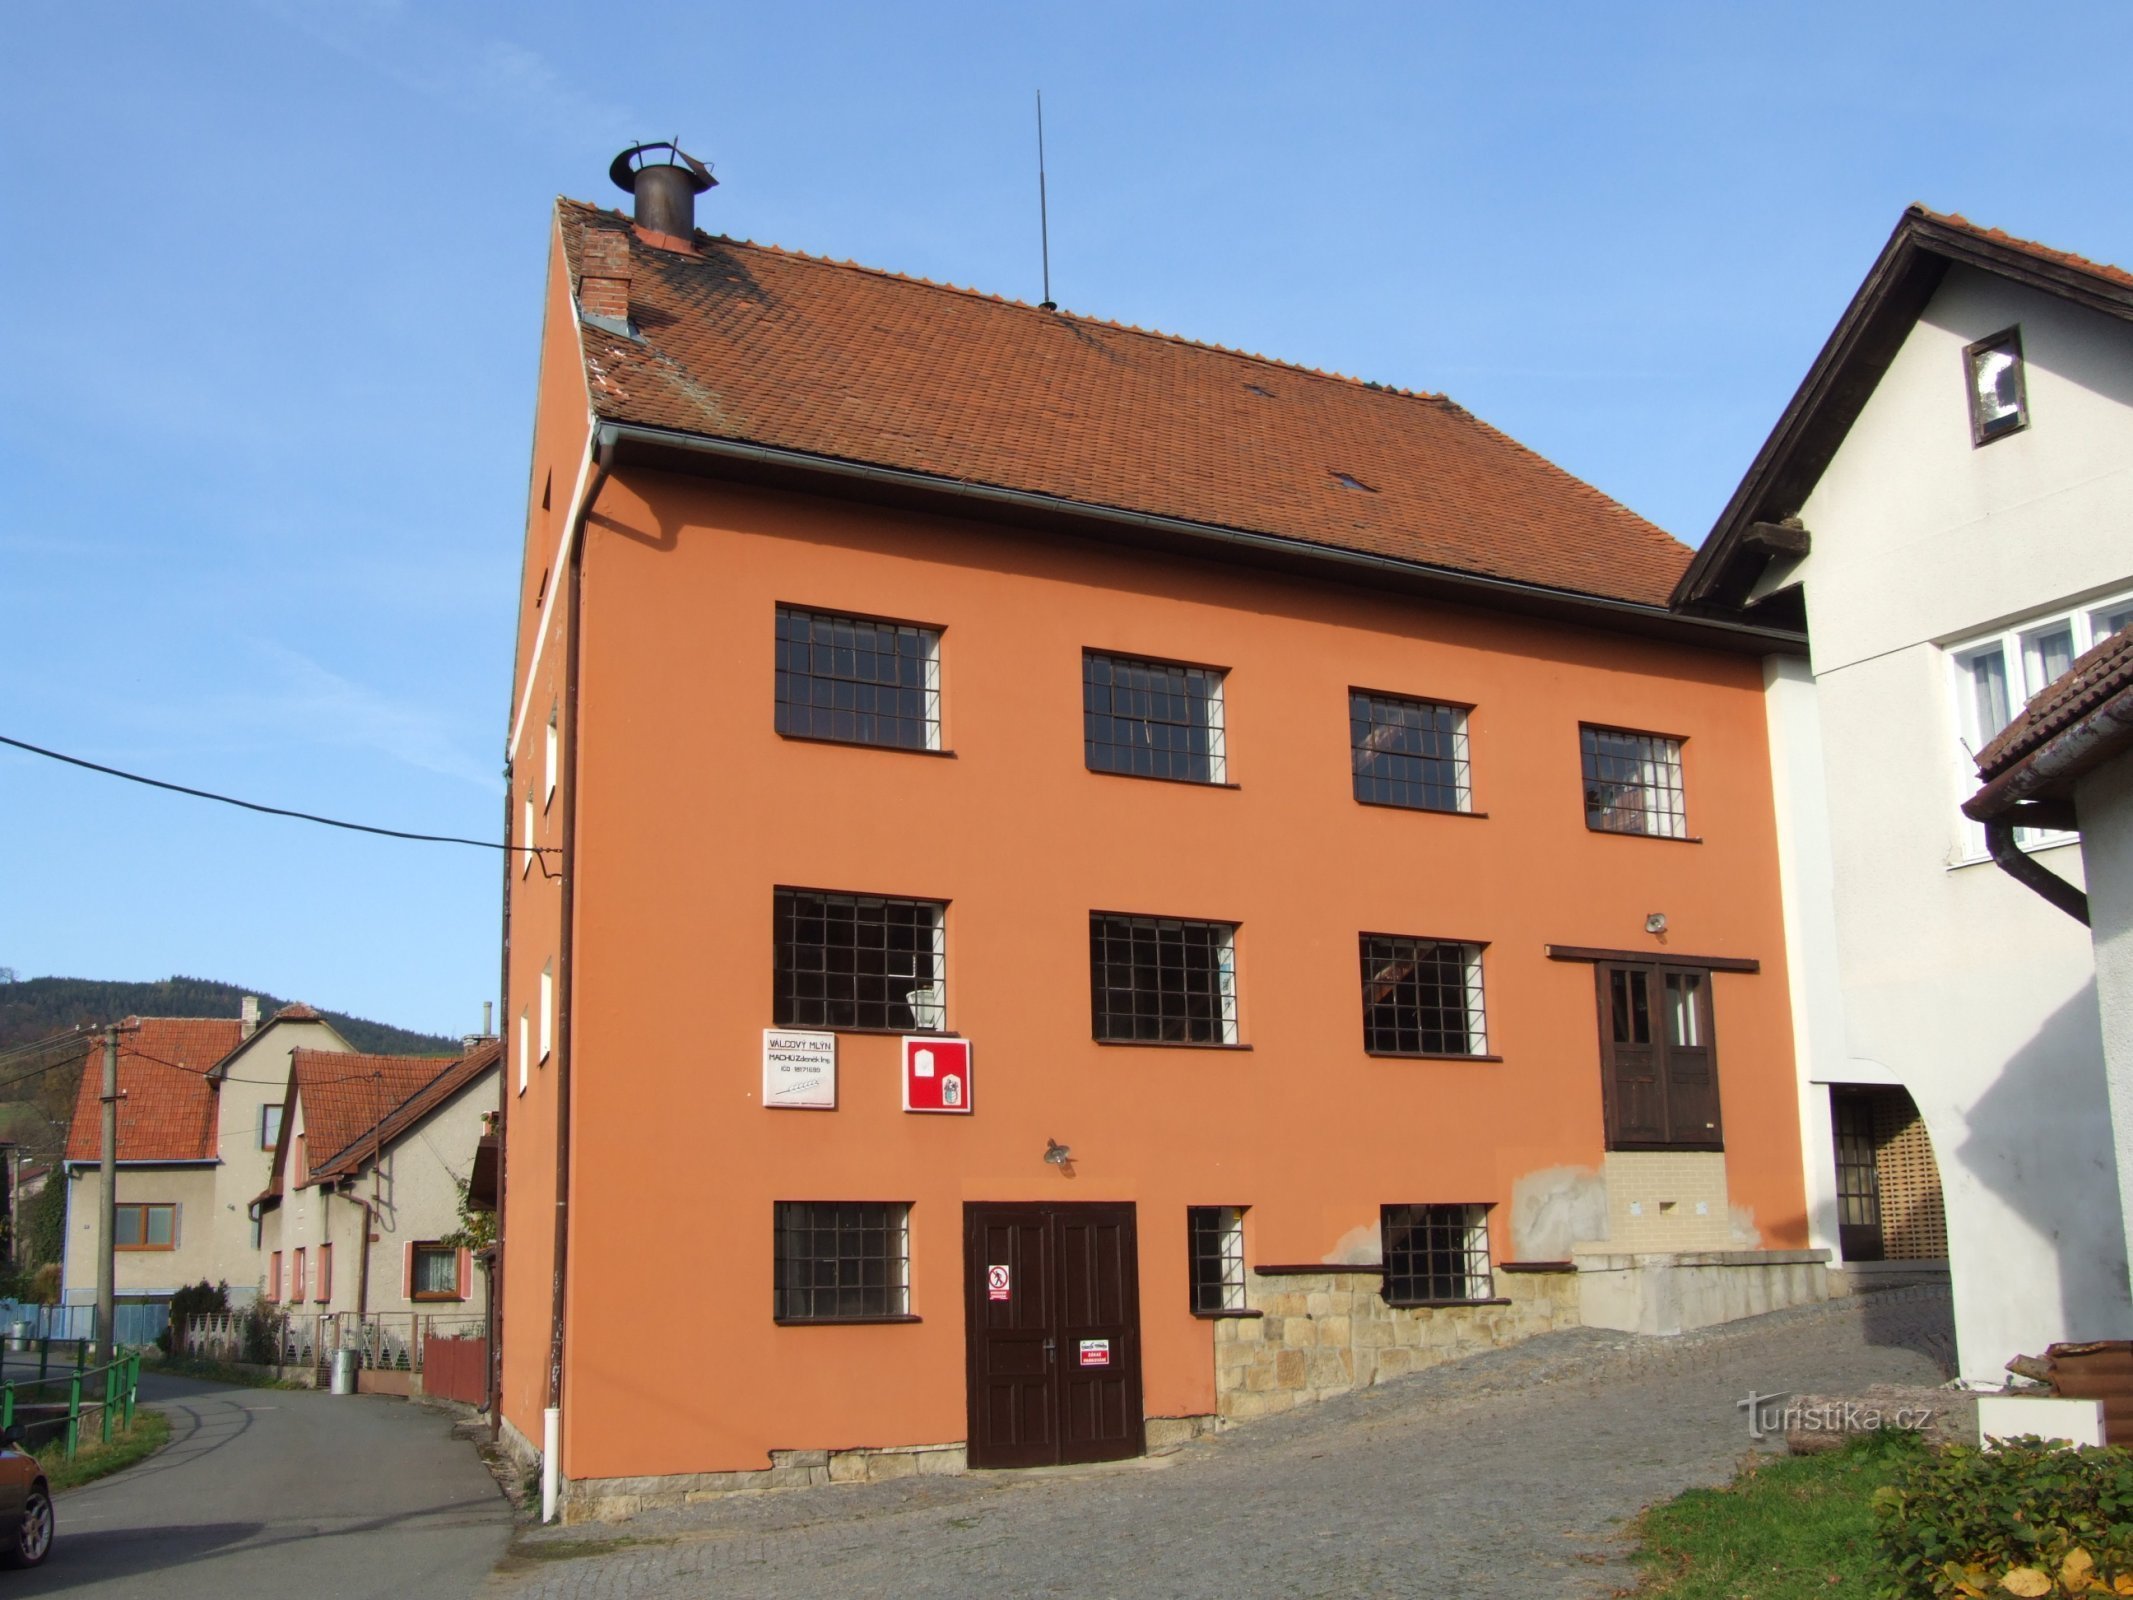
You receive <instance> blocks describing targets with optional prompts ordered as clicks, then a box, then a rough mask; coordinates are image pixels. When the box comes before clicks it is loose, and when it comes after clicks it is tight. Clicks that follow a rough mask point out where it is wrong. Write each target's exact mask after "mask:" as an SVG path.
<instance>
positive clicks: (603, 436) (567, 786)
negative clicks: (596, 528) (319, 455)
mask: <svg viewBox="0 0 2133 1600" xmlns="http://www.w3.org/2000/svg"><path fill="white" fill-rule="evenodd" d="M614 458H615V434H614V430H613V429H612V428H609V427H605V426H603V427H601V428H600V429H599V430H598V432H597V434H596V436H595V444H594V460H595V462H596V463H597V465H596V467H595V469H594V472H593V475H592V481H591V482H590V483H589V484H587V485H586V489H585V495H584V498H583V499H581V500H580V501H579V502H578V507H577V510H576V511H575V512H574V513H573V514H572V517H571V521H570V527H569V529H568V530H567V531H566V532H565V534H564V538H565V540H566V541H567V542H568V544H569V546H570V554H569V559H568V561H567V563H566V564H565V567H564V570H563V572H562V573H559V574H558V575H557V576H558V578H559V579H560V580H561V581H562V582H563V583H564V584H565V585H566V589H565V594H564V601H563V605H564V610H563V617H564V623H563V625H564V628H565V630H566V633H565V637H564V641H563V748H562V752H561V758H560V765H561V767H562V772H561V774H560V776H561V779H562V783H563V837H562V848H561V851H560V855H561V857H562V871H563V888H562V933H561V936H560V938H559V940H558V943H557V949H556V1026H555V1032H556V1037H555V1049H556V1052H557V1054H556V1063H555V1094H556V1117H555V1280H554V1287H553V1290H552V1292H551V1298H550V1304H549V1328H548V1405H547V1409H546V1410H545V1411H544V1413H543V1414H542V1417H541V1520H542V1521H543V1522H553V1521H555V1519H556V1515H557V1512H558V1511H559V1510H560V1509H561V1501H562V1460H561V1457H562V1447H563V1338H564V1328H563V1314H564V1288H565V1285H566V1284H567V1282H568V1277H569V1267H570V1111H571V1105H570V1076H571V1065H572V1061H571V1058H572V1057H573V1056H574V1055H576V1053H577V1052H576V1050H575V1049H574V1048H573V1042H572V1038H571V1031H570V1014H571V986H572V981H573V978H574V975H575V973H574V968H573V965H572V958H573V955H574V951H575V946H576V940H575V938H574V937H573V935H574V931H575V928H576V917H577V886H578V858H577V843H578V835H577V828H578V662H579V655H580V651H579V642H578V633H579V627H580V624H581V621H582V619H581V616H580V607H581V603H582V601H583V597H584V585H585V540H584V532H585V523H586V519H587V518H589V517H590V516H591V515H592V508H593V502H594V501H596V500H597V499H599V497H600V490H601V488H602V486H603V485H605V484H606V482H607V479H608V475H609V474H610V473H611V472H612V471H613V470H614Z"/></svg>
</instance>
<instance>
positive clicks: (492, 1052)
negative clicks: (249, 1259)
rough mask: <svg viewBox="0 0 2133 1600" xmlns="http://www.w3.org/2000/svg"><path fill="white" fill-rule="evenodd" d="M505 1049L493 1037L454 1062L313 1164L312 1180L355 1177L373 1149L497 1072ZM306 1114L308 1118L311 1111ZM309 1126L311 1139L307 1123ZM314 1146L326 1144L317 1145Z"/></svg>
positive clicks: (499, 1041)
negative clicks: (469, 1086)
mask: <svg viewBox="0 0 2133 1600" xmlns="http://www.w3.org/2000/svg"><path fill="white" fill-rule="evenodd" d="M503 1048H504V1047H503V1042H502V1041H501V1040H496V1039H492V1040H490V1041H489V1042H488V1043H487V1044H484V1045H479V1046H477V1047H476V1048H474V1049H473V1050H471V1051H469V1052H468V1053H467V1054H465V1055H463V1056H461V1057H460V1058H459V1059H458V1060H457V1061H454V1062H452V1063H451V1064H450V1065H449V1066H447V1067H446V1068H445V1069H444V1071H442V1072H440V1073H438V1074H437V1075H436V1076H435V1077H434V1078H432V1079H430V1081H429V1082H428V1083H426V1084H424V1085H423V1086H422V1087H421V1088H420V1089H417V1090H416V1091H415V1092H414V1093H413V1094H412V1095H410V1096H408V1098H407V1099H406V1100H404V1101H402V1102H401V1103H400V1104H399V1105H398V1106H396V1107H394V1108H393V1110H391V1111H390V1112H388V1113H387V1114H386V1115H385V1116H383V1117H381V1118H380V1119H379V1120H378V1123H377V1125H376V1127H375V1128H369V1129H365V1130H364V1131H363V1132H362V1133H361V1134H359V1135H358V1136H357V1137H356V1138H355V1139H353V1140H351V1141H350V1142H348V1143H347V1144H344V1145H343V1146H342V1147H341V1149H340V1151H339V1152H338V1153H337V1154H336V1155H333V1156H330V1157H327V1158H326V1159H325V1160H322V1161H319V1162H316V1163H314V1164H313V1165H312V1168H311V1179H312V1181H313V1182H318V1181H319V1180H321V1179H326V1178H338V1177H347V1176H352V1175H354V1174H355V1173H356V1172H358V1171H360V1170H361V1169H362V1166H363V1163H364V1162H365V1161H367V1160H368V1159H369V1158H370V1153H371V1151H372V1149H373V1148H375V1147H376V1146H378V1145H389V1144H391V1143H392V1142H393V1140H395V1139H397V1138H399V1137H400V1135H402V1134H403V1133H405V1132H407V1131H408V1130H409V1129H410V1128H412V1127H414V1126H415V1125H416V1124H418V1123H420V1122H421V1121H422V1120H423V1118H425V1117H427V1116H428V1115H429V1114H430V1113H431V1112H433V1111H435V1110H436V1109H437V1108H438V1107H439V1106H441V1105H443V1104H444V1103H445V1102H446V1101H447V1100H449V1099H451V1098H452V1096H454V1095H455V1094H457V1093H459V1091H460V1090H462V1089H464V1088H466V1087H467V1085H469V1084H471V1083H473V1082H475V1081H476V1080H478V1079H479V1078H481V1077H482V1075H483V1074H485V1073H489V1072H494V1071H495V1070H496V1064H497V1062H498V1061H500V1060H501V1059H502V1057H503ZM388 1059H389V1058H388ZM307 1104H308V1102H307ZM306 1116H307V1118H308V1116H309V1112H308V1111H307V1112H306ZM306 1126H307V1134H306V1137H307V1141H308V1122H307V1125H306ZM312 1148H314V1149H323V1148H324V1147H323V1146H316V1145H315V1146H312ZM470 1153H471V1152H470Z"/></svg>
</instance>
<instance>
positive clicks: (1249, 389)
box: [1244, 383, 1274, 400]
mask: <svg viewBox="0 0 2133 1600" xmlns="http://www.w3.org/2000/svg"><path fill="white" fill-rule="evenodd" d="M1244 388H1245V392H1246V393H1248V394H1256V395H1257V396H1259V398H1260V399H1262V400H1271V399H1273V398H1274V391H1273V390H1272V389H1262V388H1260V387H1259V385H1258V384H1256V383H1248V384H1246V385H1245V386H1244Z"/></svg>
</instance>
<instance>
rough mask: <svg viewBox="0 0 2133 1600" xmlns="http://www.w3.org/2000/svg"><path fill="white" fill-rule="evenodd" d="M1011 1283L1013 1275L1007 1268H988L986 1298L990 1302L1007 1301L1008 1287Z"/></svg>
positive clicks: (986, 1273)
mask: <svg viewBox="0 0 2133 1600" xmlns="http://www.w3.org/2000/svg"><path fill="white" fill-rule="evenodd" d="M1011 1281H1012V1275H1011V1274H1010V1273H1009V1272H1008V1270H1007V1268H1005V1267H987V1268H986V1269H985V1298H986V1299H988V1300H1005V1299H1007V1298H1008V1292H1009V1291H1008V1285H1009V1283H1010V1282H1011Z"/></svg>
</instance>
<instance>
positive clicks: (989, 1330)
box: [963, 1203, 1143, 1467]
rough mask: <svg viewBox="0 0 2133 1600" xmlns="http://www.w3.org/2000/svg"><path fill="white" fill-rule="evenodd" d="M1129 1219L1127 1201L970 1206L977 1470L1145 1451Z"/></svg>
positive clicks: (1135, 1258) (1135, 1256)
mask: <svg viewBox="0 0 2133 1600" xmlns="http://www.w3.org/2000/svg"><path fill="white" fill-rule="evenodd" d="M1133 1223H1134V1214H1133V1207H1132V1206H1131V1205H1130V1204H1093V1205H1034V1204H1028V1205H986V1204H977V1203H973V1204H969V1205H966V1206H965V1207H964V1208H963V1240H964V1250H963V1261H964V1269H963V1270H964V1284H965V1289H964V1294H965V1299H966V1303H967V1305H968V1308H969V1309H968V1315H967V1317H966V1325H967V1330H968V1343H969V1385H970V1434H969V1440H970V1464H971V1465H972V1466H973V1467H1037V1466H1051V1465H1054V1464H1056V1463H1059V1462H1067V1461H1111V1460H1115V1459H1117V1458H1119V1457H1122V1456H1136V1455H1139V1454H1140V1453H1141V1449H1142V1435H1143V1422H1142V1416H1141V1352H1140V1293H1139V1285H1140V1263H1139V1253H1138V1248H1137V1244H1136V1240H1135V1236H1134V1225H1133ZM1000 1268H1005V1269H1006V1272H1005V1274H1004V1276H1005V1280H1006V1282H1005V1288H1006V1293H1005V1295H1004V1296H1003V1297H996V1296H995V1286H996V1284H997V1283H998V1280H999V1279H1000V1277H1001V1274H1000V1272H999V1270H998V1269H1000Z"/></svg>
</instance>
